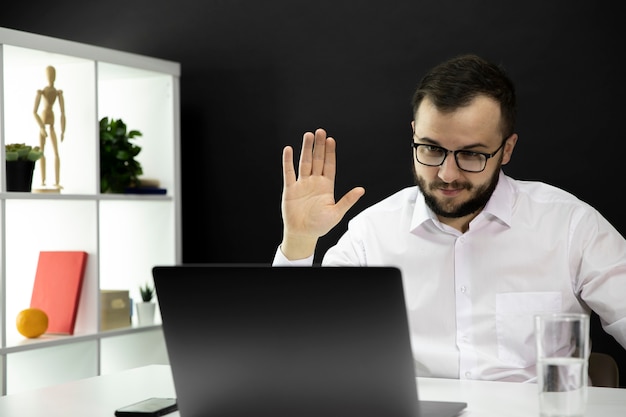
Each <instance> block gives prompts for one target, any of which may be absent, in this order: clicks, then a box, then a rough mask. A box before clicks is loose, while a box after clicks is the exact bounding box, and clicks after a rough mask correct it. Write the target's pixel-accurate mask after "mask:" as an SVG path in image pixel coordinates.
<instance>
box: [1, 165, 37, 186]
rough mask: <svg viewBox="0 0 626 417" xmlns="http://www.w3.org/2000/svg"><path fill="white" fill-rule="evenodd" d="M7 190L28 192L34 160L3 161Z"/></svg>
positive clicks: (31, 180) (31, 182)
mask: <svg viewBox="0 0 626 417" xmlns="http://www.w3.org/2000/svg"><path fill="white" fill-rule="evenodd" d="M5 162H6V164H5V165H6V180H7V191H25V192H30V191H31V187H32V184H33V171H34V169H35V162H36V161H5Z"/></svg>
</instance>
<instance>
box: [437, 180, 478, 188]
mask: <svg viewBox="0 0 626 417" xmlns="http://www.w3.org/2000/svg"><path fill="white" fill-rule="evenodd" d="M428 188H429V189H430V190H439V189H444V190H471V189H472V188H473V187H472V185H471V184H470V183H467V182H459V181H452V182H444V181H441V180H438V181H437V180H435V181H433V182H431V183H430V185H429V187H428Z"/></svg>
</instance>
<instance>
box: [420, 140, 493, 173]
mask: <svg viewBox="0 0 626 417" xmlns="http://www.w3.org/2000/svg"><path fill="white" fill-rule="evenodd" d="M447 155H448V152H447V151H446V150H445V149H443V148H439V147H437V146H430V145H420V146H417V148H416V149H415V157H416V158H417V162H419V163H421V164H424V165H428V166H439V165H441V164H443V161H444V160H445V159H446V156H447ZM454 157H455V159H456V163H457V165H458V166H459V168H460V169H462V170H464V171H470V172H480V171H482V170H483V169H485V165H486V163H487V158H486V157H485V155H482V154H479V153H475V152H465V151H457V152H455V153H454Z"/></svg>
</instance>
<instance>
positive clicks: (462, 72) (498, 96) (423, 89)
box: [413, 54, 517, 138]
mask: <svg viewBox="0 0 626 417" xmlns="http://www.w3.org/2000/svg"><path fill="white" fill-rule="evenodd" d="M480 95H484V96H487V97H491V98H492V99H494V100H496V101H497V102H498V103H500V112H501V113H502V116H501V119H502V120H501V121H500V122H501V123H500V124H501V128H502V133H503V137H505V138H506V137H509V136H510V135H511V134H513V132H514V129H515V117H516V112H517V109H516V103H515V86H514V84H513V81H511V79H510V78H509V77H508V75H507V74H506V72H505V71H504V69H503V68H502V67H500V66H498V65H495V64H493V63H490V62H488V61H486V60H484V59H483V58H480V57H479V56H476V55H472V54H468V55H460V56H457V57H455V58H452V59H450V60H448V61H445V62H443V63H441V64H439V65H437V66H435V67H434V68H432V69H431V70H430V71H429V72H428V73H427V74H426V75H425V76H424V77H423V78H422V80H421V81H420V84H419V87H418V88H417V90H416V91H415V94H414V95H413V117H416V115H417V109H418V108H419V106H420V103H421V102H422V100H423V99H424V98H425V97H428V99H429V100H430V101H432V103H433V104H434V105H435V107H436V108H437V109H438V110H440V111H443V112H450V111H454V110H456V109H458V108H459V107H464V106H467V105H469V104H470V102H471V101H472V100H473V99H474V98H475V97H477V96H480Z"/></svg>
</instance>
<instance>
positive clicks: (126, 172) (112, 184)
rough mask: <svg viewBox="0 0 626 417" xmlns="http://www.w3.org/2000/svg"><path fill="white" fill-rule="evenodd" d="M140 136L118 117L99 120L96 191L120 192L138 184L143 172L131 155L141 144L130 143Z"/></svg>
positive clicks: (138, 132) (139, 150) (139, 133)
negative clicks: (98, 168)
mask: <svg viewBox="0 0 626 417" xmlns="http://www.w3.org/2000/svg"><path fill="white" fill-rule="evenodd" d="M139 136H142V134H141V132H140V131H138V130H129V129H128V128H127V126H126V124H125V123H124V121H122V119H109V118H108V117H103V118H102V119H101V120H100V192H101V193H123V192H125V190H126V189H127V188H129V187H136V186H138V185H139V176H140V175H141V174H143V168H142V167H141V163H140V162H139V161H137V160H136V159H135V157H136V156H137V155H138V154H139V152H141V147H140V146H137V145H136V144H135V143H133V142H132V140H133V139H135V138H136V137H139Z"/></svg>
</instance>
